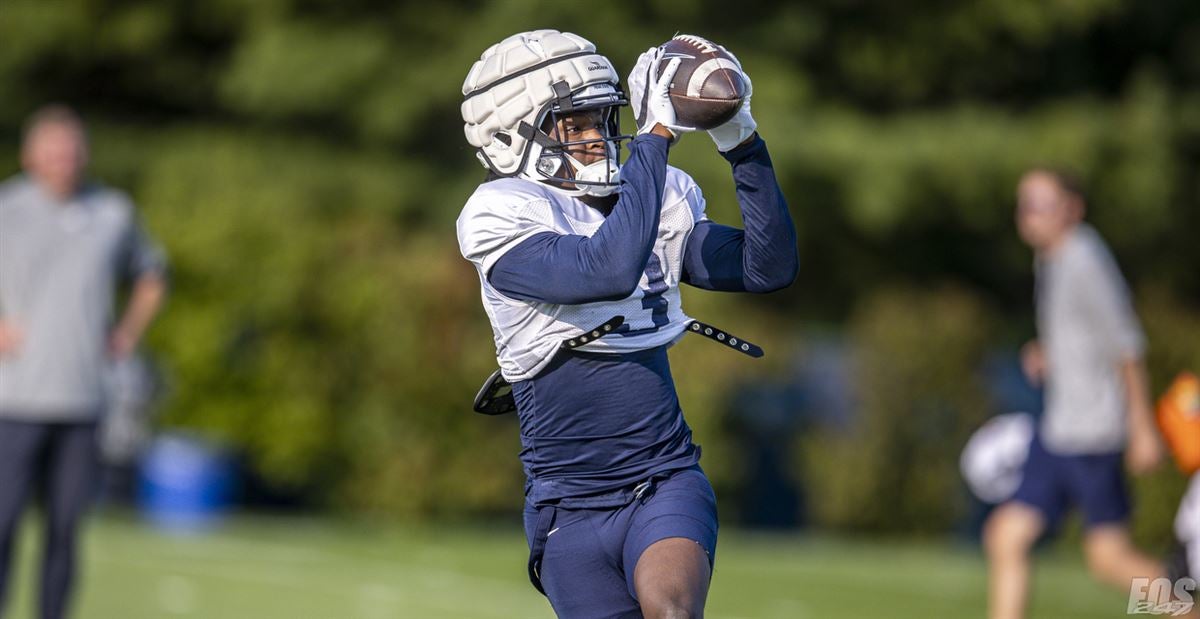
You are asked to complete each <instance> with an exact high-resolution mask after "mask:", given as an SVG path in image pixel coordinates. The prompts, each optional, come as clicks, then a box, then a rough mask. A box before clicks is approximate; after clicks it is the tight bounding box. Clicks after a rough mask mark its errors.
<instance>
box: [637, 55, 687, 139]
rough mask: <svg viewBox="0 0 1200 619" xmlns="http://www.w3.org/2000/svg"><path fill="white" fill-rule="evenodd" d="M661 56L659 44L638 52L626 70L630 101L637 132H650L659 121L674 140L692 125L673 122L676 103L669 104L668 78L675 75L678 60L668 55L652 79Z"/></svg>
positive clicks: (669, 80)
mask: <svg viewBox="0 0 1200 619" xmlns="http://www.w3.org/2000/svg"><path fill="white" fill-rule="evenodd" d="M662 56H663V50H662V48H660V47H651V48H650V49H648V50H646V51H645V52H643V53H642V55H641V56H638V59H637V63H636V64H634V65H633V71H630V72H629V80H628V81H629V103H630V105H632V106H633V118H634V120H635V121H637V127H638V130H637V133H638V135H642V134H644V133H649V132H650V130H651V129H653V128H654V126H655V125H662V126H664V127H666V128H667V130H668V131H670V132H671V135H673V136H674V139H672V140H671V141H672V142H674V141H676V140H678V139H679V136H680V135H681V134H683V133H686V132H688V131H695V129H693V128H690V127H681V126H679V125H678V124H677V123H676V122H675V106H673V105H671V96H670V95H669V94H667V89H668V87H670V85H671V79H672V78H674V77H675V71H677V70H679V62H680V60H679V59H678V58H672V59H670V60H669V61H668V62H667V66H666V68H665V69H664V70H663V74H662V76H661V77H659V78H658V79H657V80H655V79H654V75H655V74H657V73H658V67H659V63H661V62H662V59H663V58H662ZM647 85H649V88H647Z"/></svg>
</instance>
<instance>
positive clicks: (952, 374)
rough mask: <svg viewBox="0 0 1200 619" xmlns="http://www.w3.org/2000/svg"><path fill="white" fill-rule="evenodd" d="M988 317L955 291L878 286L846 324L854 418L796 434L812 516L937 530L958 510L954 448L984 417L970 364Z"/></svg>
mask: <svg viewBox="0 0 1200 619" xmlns="http://www.w3.org/2000/svg"><path fill="white" fill-rule="evenodd" d="M993 321H994V318H993V317H992V316H990V315H989V314H988V312H987V311H986V310H985V309H984V308H983V307H981V306H980V304H979V303H978V302H977V301H976V300H975V299H973V298H972V297H971V296H970V295H968V294H965V293H963V292H961V291H957V290H907V291H883V292H880V293H878V294H876V295H874V296H872V297H870V298H868V299H866V300H865V301H864V304H863V307H862V308H861V309H860V310H859V311H857V312H856V313H855V315H854V317H853V318H852V319H851V321H850V324H849V332H850V337H851V340H852V345H853V355H854V364H855V376H856V379H855V380H856V384H855V387H856V389H855V393H856V394H857V398H858V402H857V407H856V411H855V416H856V417H855V419H854V420H853V422H852V424H851V425H850V427H848V428H837V427H829V428H819V429H817V430H815V431H814V432H812V433H809V434H808V435H806V436H805V437H803V439H802V440H801V441H800V444H799V446H798V449H797V451H796V453H797V456H798V457H797V466H798V472H799V475H798V477H800V478H801V479H803V480H804V486H805V488H806V489H807V491H808V493H809V494H810V496H812V497H813V500H812V505H813V510H814V517H815V519H816V521H817V522H818V523H819V524H821V525H823V526H826V527H832V528H836V529H843V530H856V531H873V532H887V533H894V532H901V531H920V532H935V531H945V530H947V529H949V528H950V527H951V526H952V525H953V524H954V523H955V522H957V521H958V520H959V519H960V518H961V517H962V516H963V515H964V513H963V512H964V504H965V501H963V499H964V498H965V495H964V491H963V485H962V481H961V477H960V475H959V472H958V454H959V452H960V451H961V450H962V446H963V445H964V444H965V443H966V441H967V438H968V437H969V436H970V433H971V432H972V431H973V430H974V429H975V428H977V427H979V425H980V424H981V423H982V420H983V419H984V418H985V417H986V410H987V403H986V399H985V396H984V393H983V389H982V385H981V384H980V377H979V376H978V375H977V371H978V368H979V367H980V366H981V364H982V361H983V355H984V353H985V352H986V345H987V333H988V332H989V330H990V329H989V325H990V324H991V323H992V322H993Z"/></svg>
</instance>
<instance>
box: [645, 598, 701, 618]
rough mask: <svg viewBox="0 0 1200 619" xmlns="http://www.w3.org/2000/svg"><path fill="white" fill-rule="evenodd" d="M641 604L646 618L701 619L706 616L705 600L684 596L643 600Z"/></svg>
mask: <svg viewBox="0 0 1200 619" xmlns="http://www.w3.org/2000/svg"><path fill="white" fill-rule="evenodd" d="M641 606H642V615H643V616H644V617H646V619H700V618H701V617H703V616H704V603H703V602H699V601H696V600H688V599H684V598H683V597H676V598H664V599H658V600H653V599H651V600H641Z"/></svg>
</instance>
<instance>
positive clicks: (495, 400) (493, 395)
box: [472, 370, 517, 415]
mask: <svg viewBox="0 0 1200 619" xmlns="http://www.w3.org/2000/svg"><path fill="white" fill-rule="evenodd" d="M472 408H473V409H474V410H475V412H477V413H479V414H480V415H503V414H505V413H511V412H514V411H516V410H517V401H516V400H515V399H513V394H512V385H510V384H509V383H508V381H507V380H505V379H504V375H503V374H501V373H500V370H496V371H495V372H492V375H491V376H489V377H488V378H487V380H485V381H483V387H481V388H480V389H479V393H477V394H475V404H474V405H473V406H472Z"/></svg>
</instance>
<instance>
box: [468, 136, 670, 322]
mask: <svg viewBox="0 0 1200 619" xmlns="http://www.w3.org/2000/svg"><path fill="white" fill-rule="evenodd" d="M666 176H667V139H666V138H663V137H660V136H657V135H650V134H647V135H642V136H638V137H636V138H634V139H633V141H632V142H631V143H630V144H629V158H628V159H626V161H625V165H623V166H621V191H620V197H619V198H618V199H617V203H616V205H615V206H614V207H613V210H612V213H610V214H609V215H608V217H606V218H605V220H604V223H603V224H601V225H600V229H599V230H597V231H596V233H595V234H594V235H592V236H591V237H586V236H582V235H577V234H557V233H554V232H543V233H539V234H535V235H533V236H531V237H529V238H528V239H526V240H524V241H522V242H521V243H519V244H517V246H515V247H513V248H512V249H510V250H509V251H508V252H507V253H505V254H504V255H503V256H502V257H501V258H500V259H499V260H497V261H496V264H495V265H494V266H493V267H492V270H491V272H490V273H488V281H489V282H491V284H492V286H493V287H495V288H496V290H499V291H500V292H501V293H503V294H505V295H507V296H509V297H512V298H514V299H520V300H523V301H538V302H541V303H556V304H560V305H577V304H581V303H592V302H596V301H613V300H618V299H624V298H625V297H627V296H629V295H631V294H633V291H634V290H635V289H637V285H638V282H639V281H640V280H641V278H642V271H643V270H644V269H645V268H646V262H647V261H648V260H649V259H650V252H651V251H653V249H654V241H655V239H656V238H657V237H658V221H659V216H660V215H661V213H662V201H663V184H664V183H665V182H666Z"/></svg>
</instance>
